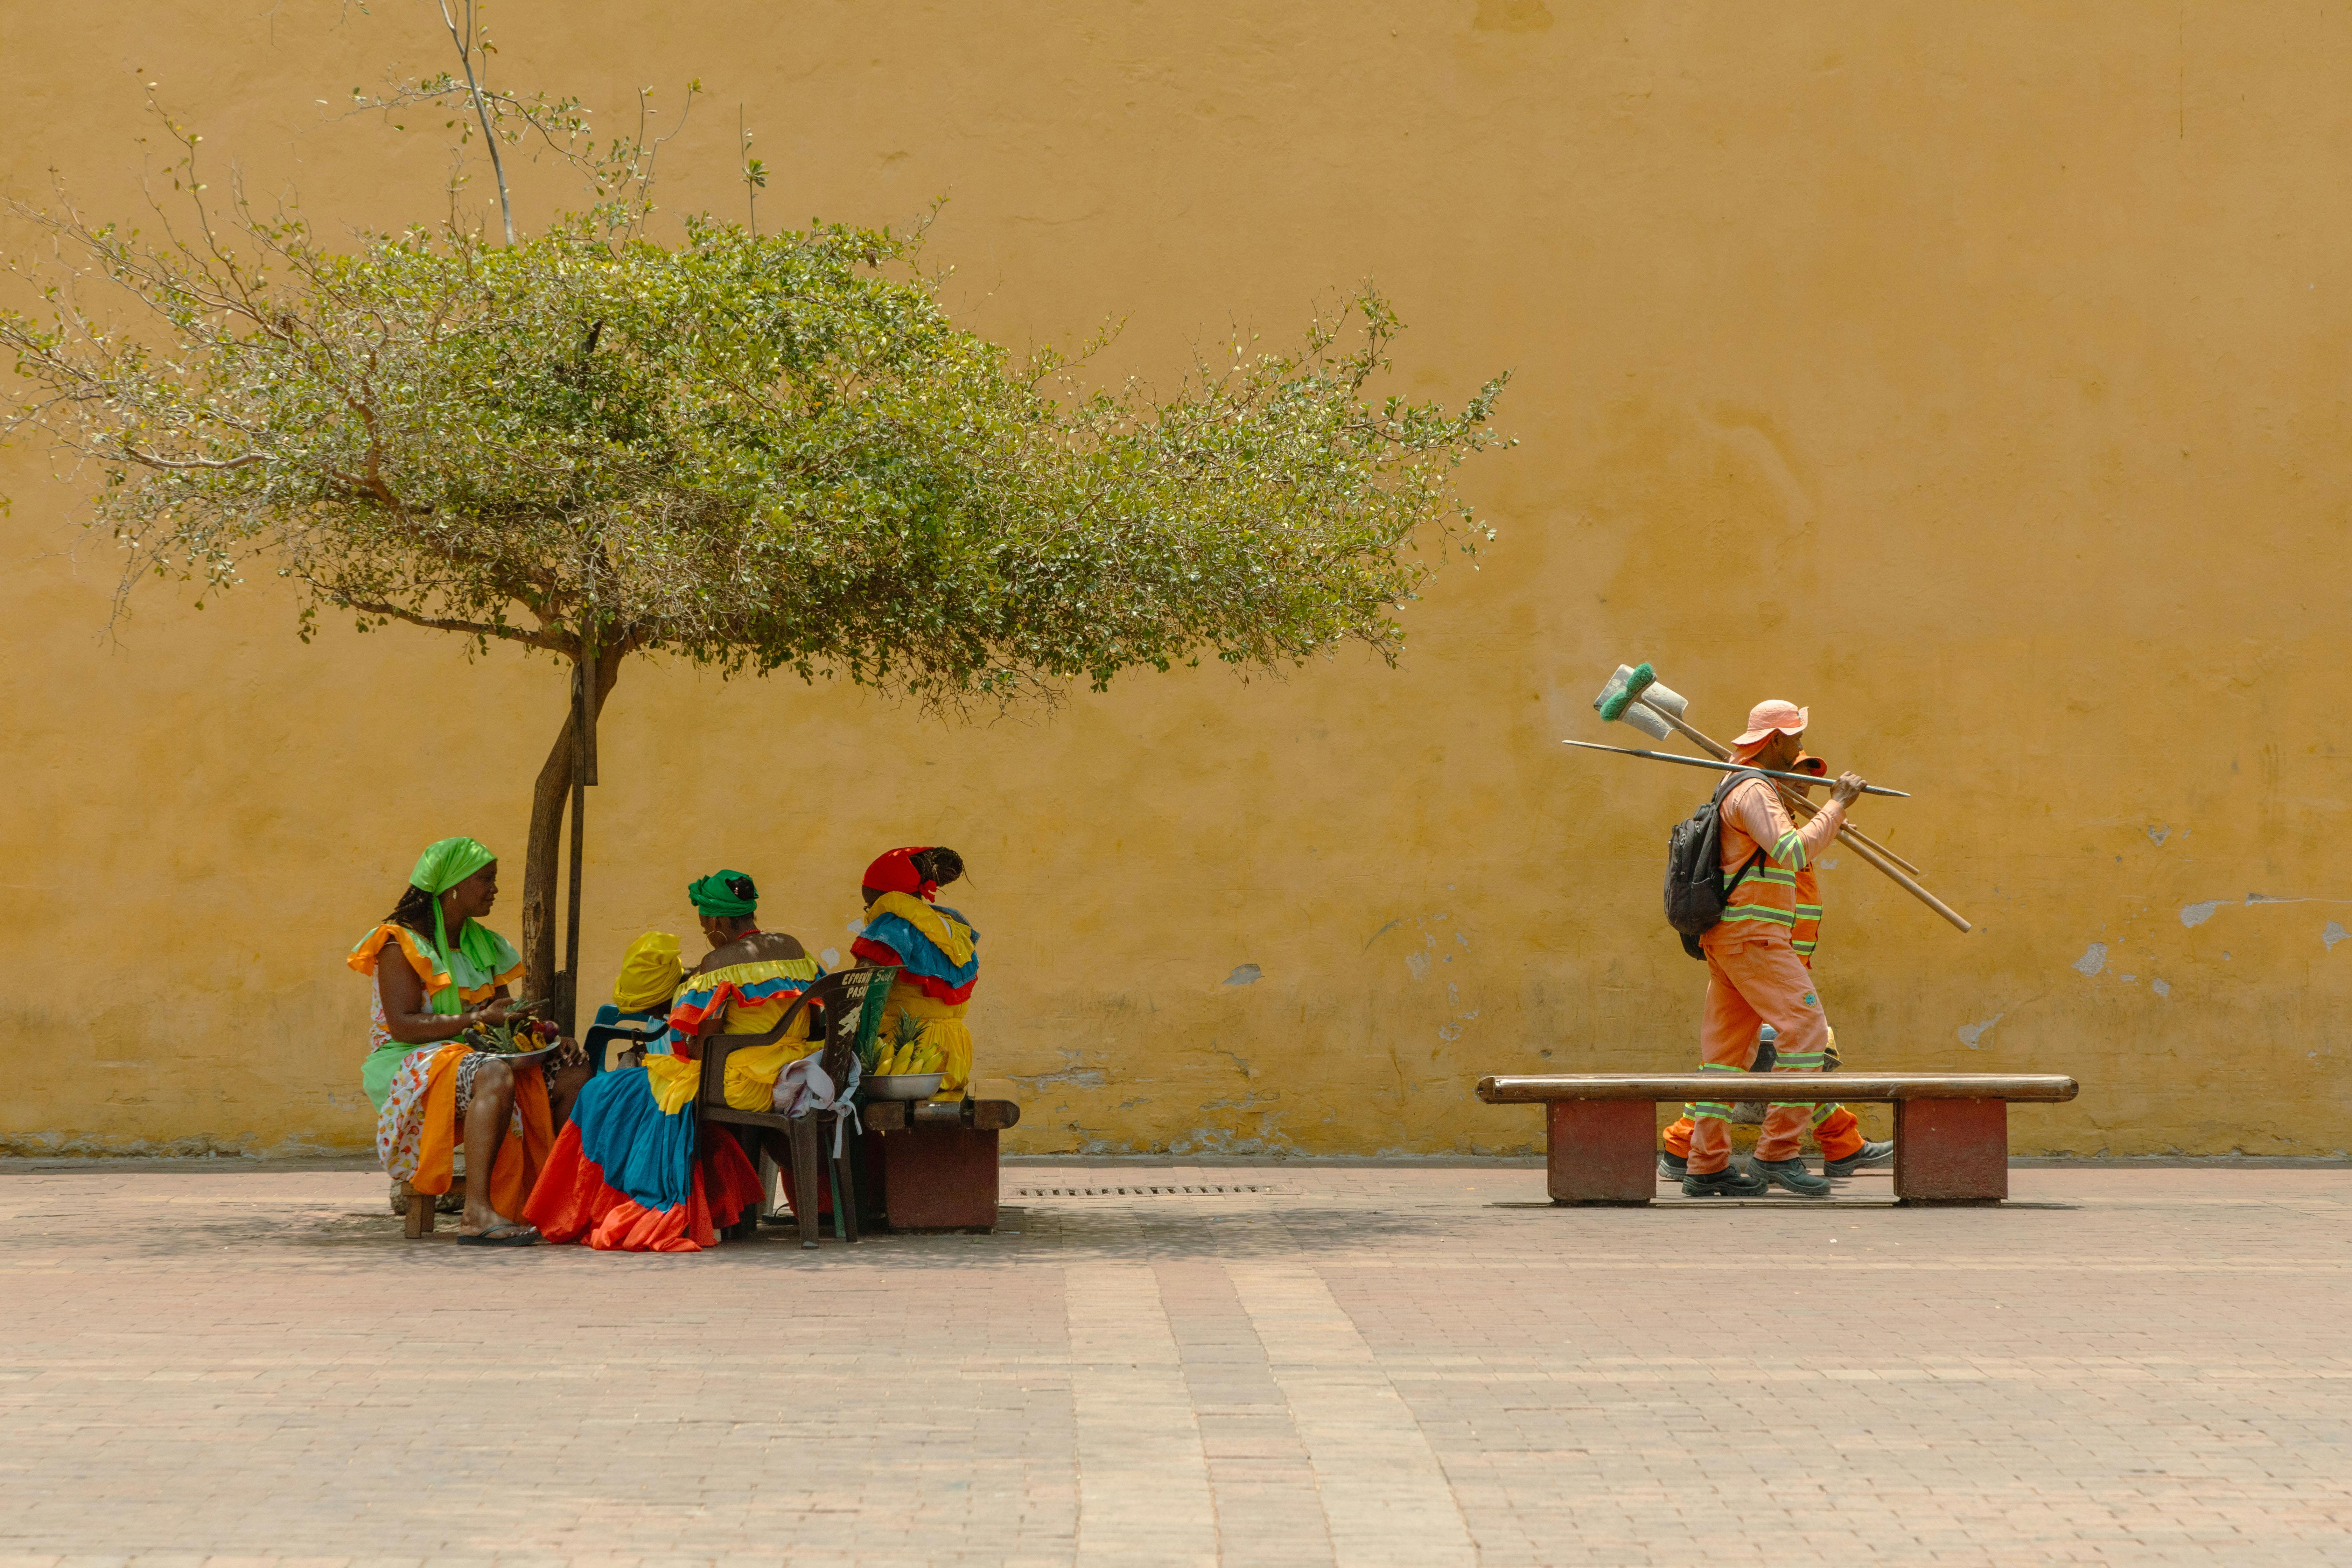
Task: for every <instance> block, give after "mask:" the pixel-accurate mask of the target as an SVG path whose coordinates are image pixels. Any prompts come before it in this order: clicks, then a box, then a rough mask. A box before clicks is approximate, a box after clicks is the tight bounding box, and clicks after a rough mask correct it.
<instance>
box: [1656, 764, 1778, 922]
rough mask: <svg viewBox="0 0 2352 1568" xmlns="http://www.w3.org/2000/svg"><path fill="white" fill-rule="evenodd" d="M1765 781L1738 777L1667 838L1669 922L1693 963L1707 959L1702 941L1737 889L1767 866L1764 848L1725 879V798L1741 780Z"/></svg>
mask: <svg viewBox="0 0 2352 1568" xmlns="http://www.w3.org/2000/svg"><path fill="white" fill-rule="evenodd" d="M1762 777H1764V775H1763V774H1762V773H1733V774H1732V775H1731V776H1730V777H1728V778H1727V779H1725V780H1724V781H1723V783H1722V784H1719V785H1717V788H1716V792H1715V795H1714V796H1713V798H1711V799H1710V800H1708V802H1707V803H1706V805H1702V806H1700V807H1699V808H1698V809H1697V810H1696V811H1694V812H1692V813H1691V814H1690V816H1688V817H1686V818H1685V819H1684V820H1683V821H1681V822H1677V823H1675V830H1674V832H1673V833H1672V834H1671V835H1669V836H1668V837H1667V838H1666V923H1667V924H1668V925H1670V926H1672V927H1674V928H1675V931H1679V932H1680V933H1681V934H1682V939H1683V951H1684V952H1687V953H1689V954H1690V955H1691V956H1692V957H1693V958H1703V957H1705V956H1706V954H1704V953H1703V952H1700V951H1699V945H1698V939H1699V938H1700V937H1702V936H1705V935H1706V933H1707V932H1708V931H1713V930H1714V929H1715V928H1716V927H1717V925H1718V924H1720V923H1721V922H1722V921H1723V910H1724V906H1725V905H1726V904H1727V903H1729V902H1730V901H1731V891H1732V889H1734V888H1737V887H1738V886H1739V884H1740V881H1741V880H1742V879H1744V878H1746V877H1747V875H1748V872H1750V871H1753V870H1754V869H1756V868H1757V867H1758V866H1759V865H1761V864H1763V862H1764V851H1763V850H1762V849H1760V848H1759V849H1758V850H1757V851H1756V853H1755V854H1754V855H1753V856H1751V857H1749V858H1748V864H1747V865H1745V866H1742V867H1741V868H1739V869H1738V871H1737V872H1735V873H1733V875H1732V878H1731V880H1730V881H1729V882H1726V881H1725V880H1724V879H1723V797H1724V796H1725V795H1729V794H1730V793H1731V789H1732V786H1733V785H1734V784H1738V783H1739V782H1740V781H1741V780H1742V779H1760V778H1762Z"/></svg>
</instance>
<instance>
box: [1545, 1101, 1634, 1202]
mask: <svg viewBox="0 0 2352 1568" xmlns="http://www.w3.org/2000/svg"><path fill="white" fill-rule="evenodd" d="M1547 1109H1548V1110H1549V1112H1550V1115H1549V1119H1548V1121H1546V1124H1545V1128H1544V1132H1545V1143H1544V1177H1545V1182H1546V1184H1547V1185H1548V1186H1549V1188H1550V1190H1551V1201H1552V1202H1554V1203H1556V1204H1646V1203H1648V1202H1649V1201H1650V1199H1651V1198H1652V1197H1653V1196H1654V1195H1655V1194H1656V1193H1657V1190H1658V1150H1657V1142H1658V1111H1657V1107H1656V1106H1654V1105H1653V1104H1652V1103H1651V1102H1650V1101H1648V1100H1553V1101H1552V1102H1551V1103H1550V1105H1549V1107H1548V1108H1547Z"/></svg>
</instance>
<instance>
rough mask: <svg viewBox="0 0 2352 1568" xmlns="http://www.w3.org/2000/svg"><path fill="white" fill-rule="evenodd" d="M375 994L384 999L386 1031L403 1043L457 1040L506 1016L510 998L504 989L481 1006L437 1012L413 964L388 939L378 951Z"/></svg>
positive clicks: (420, 1044) (426, 1043) (414, 1044)
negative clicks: (457, 1010)
mask: <svg viewBox="0 0 2352 1568" xmlns="http://www.w3.org/2000/svg"><path fill="white" fill-rule="evenodd" d="M375 984H376V994H377V995H378V996H379V997H381V998H382V999H383V1032H384V1033H385V1034H387V1035H390V1036H391V1037H393V1038H394V1039H395V1040H398V1041H399V1042H400V1043H401V1044H402V1045H404V1046H425V1045H431V1044H432V1043H433V1042H434V1041H436V1040H454V1039H456V1038H457V1037H458V1036H459V1035H462V1034H464V1033H465V1032H466V1031H467V1030H468V1029H470V1028H472V1027H473V1026H475V1025H477V1024H484V1023H496V1022H497V1021H498V1020H499V1018H501V1017H503V1016H505V1015H506V1006H507V1004H508V1002H509V1000H510V998H509V997H508V996H507V995H506V994H505V993H504V991H503V990H502V991H500V993H499V994H498V995H496V996H493V997H492V998H491V999H490V1000H489V1001H488V1002H487V1003H485V1004H484V1005H481V1006H479V1007H472V1008H467V1010H466V1011H464V1012H462V1013H454V1014H452V1013H436V1012H435V1011H434V1010H433V1005H432V1003H431V1002H430V1001H428V1000H427V999H426V997H425V982H424V981H423V980H421V979H419V978H418V977H417V973H416V971H415V969H413V968H412V967H410V965H409V963H408V957H407V955H406V954H405V953H404V952H401V951H400V946H399V944H398V943H397V942H386V943H384V945H383V950H382V951H381V952H378V953H377V954H376V964H375Z"/></svg>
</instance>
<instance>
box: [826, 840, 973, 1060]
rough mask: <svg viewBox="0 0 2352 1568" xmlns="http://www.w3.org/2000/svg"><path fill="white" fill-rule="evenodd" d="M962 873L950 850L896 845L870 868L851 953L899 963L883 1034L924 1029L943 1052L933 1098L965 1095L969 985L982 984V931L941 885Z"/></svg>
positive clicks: (968, 1057) (892, 1035)
mask: <svg viewBox="0 0 2352 1568" xmlns="http://www.w3.org/2000/svg"><path fill="white" fill-rule="evenodd" d="M962 875H963V857H962V856H961V855H959V854H957V853H956V852H955V851H954V850H952V849H947V848H940V847H909V848H905V849H893V850H891V851H890V852H889V853H888V854H887V855H884V856H882V857H881V858H878V859H877V860H876V861H875V862H874V864H872V865H871V866H868V867H866V876H865V879H864V884H865V885H864V886H863V887H861V888H860V889H858V891H859V893H860V894H862V895H863V896H864V898H865V900H866V920H865V923H864V926H863V928H862V929H861V930H860V931H858V934H857V940H856V942H852V943H851V944H850V949H849V951H850V952H852V953H854V954H855V955H856V956H857V957H858V958H860V959H862V960H864V961H865V962H866V963H870V964H884V963H895V964H898V965H899V966H900V968H899V971H898V979H897V980H896V981H894V982H892V983H891V986H890V998H889V1001H888V1002H887V1004H886V1005H885V1006H884V1010H883V1014H882V1037H883V1038H884V1039H885V1040H886V1041H887V1040H894V1039H898V1038H901V1037H904V1036H905V1035H906V1034H907V1033H908V1032H910V1030H913V1029H919V1030H920V1031H921V1034H922V1037H923V1039H924V1041H925V1042H926V1043H927V1044H929V1045H935V1046H938V1047H940V1049H941V1051H942V1052H943V1053H944V1054H945V1056H946V1058H947V1059H946V1064H945V1068H944V1076H942V1077H941V1078H940V1090H939V1094H938V1096H937V1097H936V1098H938V1099H940V1100H961V1099H962V1098H963V1095H964V1089H965V1087H966V1086H967V1085H968V1084H970V1083H971V1026H969V1025H967V1024H965V1022H964V1021H963V1019H964V1015H965V1014H966V1013H968V1012H970V1011H971V991H972V987H973V986H974V985H976V984H979V983H980V951H979V950H980V932H978V931H974V930H972V928H971V922H970V921H967V920H965V919H964V918H963V916H962V915H961V914H959V913H958V912H957V911H955V910H951V909H950V908H948V907H947V906H946V905H945V904H942V903H940V902H938V901H937V900H938V899H939V892H940V889H941V888H943V887H945V886H947V885H948V884H949V883H950V882H952V881H954V880H955V879H957V878H959V877H961V876H962Z"/></svg>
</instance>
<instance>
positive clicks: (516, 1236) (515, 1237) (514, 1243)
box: [457, 1225, 539, 1247]
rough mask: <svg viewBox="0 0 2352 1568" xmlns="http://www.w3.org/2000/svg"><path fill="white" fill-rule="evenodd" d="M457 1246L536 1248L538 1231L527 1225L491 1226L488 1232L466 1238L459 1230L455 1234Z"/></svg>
mask: <svg viewBox="0 0 2352 1568" xmlns="http://www.w3.org/2000/svg"><path fill="white" fill-rule="evenodd" d="M457 1245H458V1246H460V1247H536V1246H538V1245H539V1231H538V1229H537V1228H536V1227H534V1226H528V1225H501V1226H492V1227H491V1228H489V1229H488V1230H486V1231H482V1232H480V1233H479V1234H478V1235H474V1236H467V1234H466V1233H465V1232H464V1231H462V1230H461V1231H459V1232H458V1233H457Z"/></svg>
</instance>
